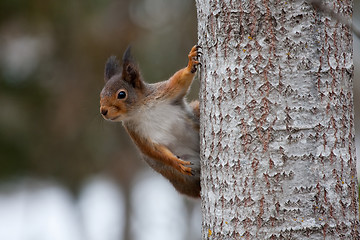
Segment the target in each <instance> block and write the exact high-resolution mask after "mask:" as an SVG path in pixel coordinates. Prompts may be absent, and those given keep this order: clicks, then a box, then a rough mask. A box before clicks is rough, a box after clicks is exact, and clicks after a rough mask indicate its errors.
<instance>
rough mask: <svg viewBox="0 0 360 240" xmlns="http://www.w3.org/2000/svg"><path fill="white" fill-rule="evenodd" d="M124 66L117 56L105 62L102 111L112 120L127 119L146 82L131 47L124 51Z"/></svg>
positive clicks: (101, 97) (107, 118)
mask: <svg viewBox="0 0 360 240" xmlns="http://www.w3.org/2000/svg"><path fill="white" fill-rule="evenodd" d="M122 60H123V61H122V66H120V65H119V61H118V60H117V59H116V57H115V56H111V57H110V58H109V59H108V60H107V62H106V64H105V74H104V79H105V86H104V88H103V89H102V91H101V93H100V113H101V115H102V116H103V117H104V118H105V119H106V120H110V121H122V120H124V119H126V118H127V117H128V116H129V115H130V114H131V112H132V110H134V109H135V108H136V104H137V103H138V101H139V97H141V95H142V92H143V88H144V83H143V81H142V79H141V76H140V72H139V69H138V66H137V64H136V63H135V61H134V60H133V59H132V57H131V54H130V47H128V48H127V49H126V51H125V53H124V56H123V59H122Z"/></svg>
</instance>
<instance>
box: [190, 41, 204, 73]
mask: <svg viewBox="0 0 360 240" xmlns="http://www.w3.org/2000/svg"><path fill="white" fill-rule="evenodd" d="M200 48H201V47H200V46H199V45H195V46H193V47H192V49H191V51H190V53H189V55H188V57H189V64H188V68H189V69H190V72H191V73H195V72H196V70H197V66H198V65H200V66H201V63H200V62H199V57H200V55H201V54H202V53H201V52H200V50H199V49H200Z"/></svg>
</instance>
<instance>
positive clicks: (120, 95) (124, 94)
mask: <svg viewBox="0 0 360 240" xmlns="http://www.w3.org/2000/svg"><path fill="white" fill-rule="evenodd" d="M125 97H126V92H125V91H120V92H119V93H118V95H117V98H118V99H124V98H125Z"/></svg>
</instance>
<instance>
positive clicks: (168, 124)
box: [135, 103, 186, 145]
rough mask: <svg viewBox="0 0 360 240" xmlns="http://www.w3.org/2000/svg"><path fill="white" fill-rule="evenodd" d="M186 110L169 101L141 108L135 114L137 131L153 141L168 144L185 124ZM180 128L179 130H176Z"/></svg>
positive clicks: (175, 137) (183, 128) (184, 128)
mask: <svg viewBox="0 0 360 240" xmlns="http://www.w3.org/2000/svg"><path fill="white" fill-rule="evenodd" d="M185 117H186V112H185V110H183V109H181V107H180V106H176V105H170V104H169V103H158V104H156V105H155V106H151V107H148V108H144V109H141V111H139V112H138V113H137V114H136V120H135V121H136V124H137V128H138V131H139V133H141V135H143V136H144V137H145V138H148V139H151V140H152V141H153V142H155V143H160V144H164V145H169V144H172V143H174V142H176V141H177V140H176V139H177V138H178V137H179V136H176V134H179V133H180V134H181V132H182V131H183V130H186V124H185V121H186V120H185ZM178 130H180V131H178Z"/></svg>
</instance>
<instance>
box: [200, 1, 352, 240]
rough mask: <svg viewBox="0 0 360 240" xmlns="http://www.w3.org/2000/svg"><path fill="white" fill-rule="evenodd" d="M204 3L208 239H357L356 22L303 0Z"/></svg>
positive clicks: (337, 8) (337, 7) (339, 6)
mask: <svg viewBox="0 0 360 240" xmlns="http://www.w3.org/2000/svg"><path fill="white" fill-rule="evenodd" d="M196 4H197V13H198V35H199V44H200V45H201V46H202V47H203V57H202V63H203V66H202V69H201V93H200V95H201V121H202V125H201V138H202V142H201V145H202V150H201V155H202V211H203V230H202V238H203V239H359V221H358V199H357V194H358V190H357V181H356V168H355V163H356V161H355V146H354V133H355V132H354V127H353V96H352V75H353V62H352V33H351V32H350V30H349V29H348V28H346V27H345V26H343V25H342V24H340V23H338V22H336V20H333V19H330V18H329V17H328V16H325V15H324V14H322V13H320V12H318V11H316V10H314V9H313V8H312V7H311V5H309V4H308V3H307V2H305V1H302V0H299V1H280V0H277V1H268V0H263V1H261V0H247V1H231V0H210V1H209V0H196ZM327 5H328V6H329V8H331V9H333V10H334V12H339V13H340V14H344V15H346V16H347V17H350V16H351V13H352V2H351V1H348V0H344V1H331V2H327Z"/></svg>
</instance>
